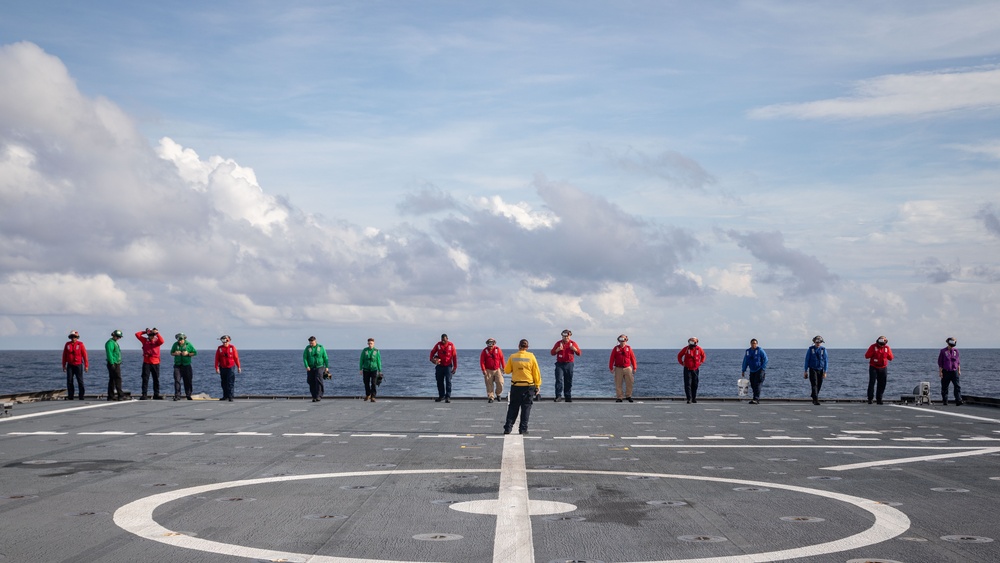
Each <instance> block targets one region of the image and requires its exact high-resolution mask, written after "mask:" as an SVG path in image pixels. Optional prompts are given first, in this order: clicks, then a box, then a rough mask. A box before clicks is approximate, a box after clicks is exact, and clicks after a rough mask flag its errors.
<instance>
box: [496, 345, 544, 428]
mask: <svg viewBox="0 0 1000 563" xmlns="http://www.w3.org/2000/svg"><path fill="white" fill-rule="evenodd" d="M503 371H504V373H509V374H511V377H510V393H509V394H508V398H509V400H510V404H509V405H507V421H506V422H505V423H504V425H503V433H504V434H510V431H511V430H512V429H513V428H514V422H515V421H516V420H517V413H518V411H520V412H521V422H520V424H518V427H517V430H518V432H520V433H521V434H527V433H528V417H529V415H530V414H531V405H532V397H534V396H535V395H537V394H538V389H539V388H540V387H541V386H542V372H541V371H539V370H538V360H536V359H535V355H534V354H532V353H531V352H529V351H528V341H527V340H525V339H521V341H520V342H519V343H518V344H517V352H514V353H513V354H511V355H510V357H509V358H507V365H506V366H504V369H503Z"/></svg>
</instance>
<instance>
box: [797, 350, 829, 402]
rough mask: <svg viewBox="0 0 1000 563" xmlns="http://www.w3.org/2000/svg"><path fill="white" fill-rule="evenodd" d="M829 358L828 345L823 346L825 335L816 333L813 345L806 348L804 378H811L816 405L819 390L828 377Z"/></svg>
mask: <svg viewBox="0 0 1000 563" xmlns="http://www.w3.org/2000/svg"><path fill="white" fill-rule="evenodd" d="M827 365H828V358H827V356H826V347H824V346H823V337H822V336H819V335H816V336H814V337H813V345H812V346H810V347H809V349H808V350H806V363H805V367H804V370H805V371H804V373H803V374H802V378H803V379H808V380H809V386H810V387H812V400H813V404H814V405H818V404H819V390H820V389H821V388H822V387H823V380H824V379H826V367H827Z"/></svg>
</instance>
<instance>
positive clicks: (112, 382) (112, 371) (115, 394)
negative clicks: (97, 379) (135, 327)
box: [104, 329, 125, 401]
mask: <svg viewBox="0 0 1000 563" xmlns="http://www.w3.org/2000/svg"><path fill="white" fill-rule="evenodd" d="M121 337H122V331H120V330H117V329H116V330H113V331H112V332H111V338H109V339H108V341H107V342H105V343H104V353H105V354H106V355H107V356H108V400H109V401H121V400H123V399H124V398H125V393H123V392H122V349H121V347H120V346H119V345H118V341H119V340H121Z"/></svg>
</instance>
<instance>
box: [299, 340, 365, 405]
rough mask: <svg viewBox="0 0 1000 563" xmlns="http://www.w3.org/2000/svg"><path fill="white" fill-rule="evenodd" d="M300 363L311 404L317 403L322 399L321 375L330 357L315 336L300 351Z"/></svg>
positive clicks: (327, 366)
mask: <svg viewBox="0 0 1000 563" xmlns="http://www.w3.org/2000/svg"><path fill="white" fill-rule="evenodd" d="M302 363H303V364H304V365H305V366H306V383H307V384H308V385H309V394H310V395H312V402H314V403H318V402H319V401H321V400H322V399H323V373H324V371H326V370H327V369H329V367H330V357H329V356H328V355H327V353H326V348H324V347H323V345H322V344H319V343H318V342H317V341H316V337H315V336H310V337H309V344H308V345H306V347H305V349H304V350H302ZM365 400H366V401H367V400H368V397H365Z"/></svg>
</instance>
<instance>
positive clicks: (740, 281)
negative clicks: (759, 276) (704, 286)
mask: <svg viewBox="0 0 1000 563" xmlns="http://www.w3.org/2000/svg"><path fill="white" fill-rule="evenodd" d="M705 277H706V278H707V280H708V282H707V283H708V287H710V288H712V289H714V290H715V291H718V292H719V293H722V294H725V295H733V296H736V297H756V294H754V291H753V265H752V264H730V265H729V267H727V268H716V267H710V268H708V270H707V271H706V272H705Z"/></svg>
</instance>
